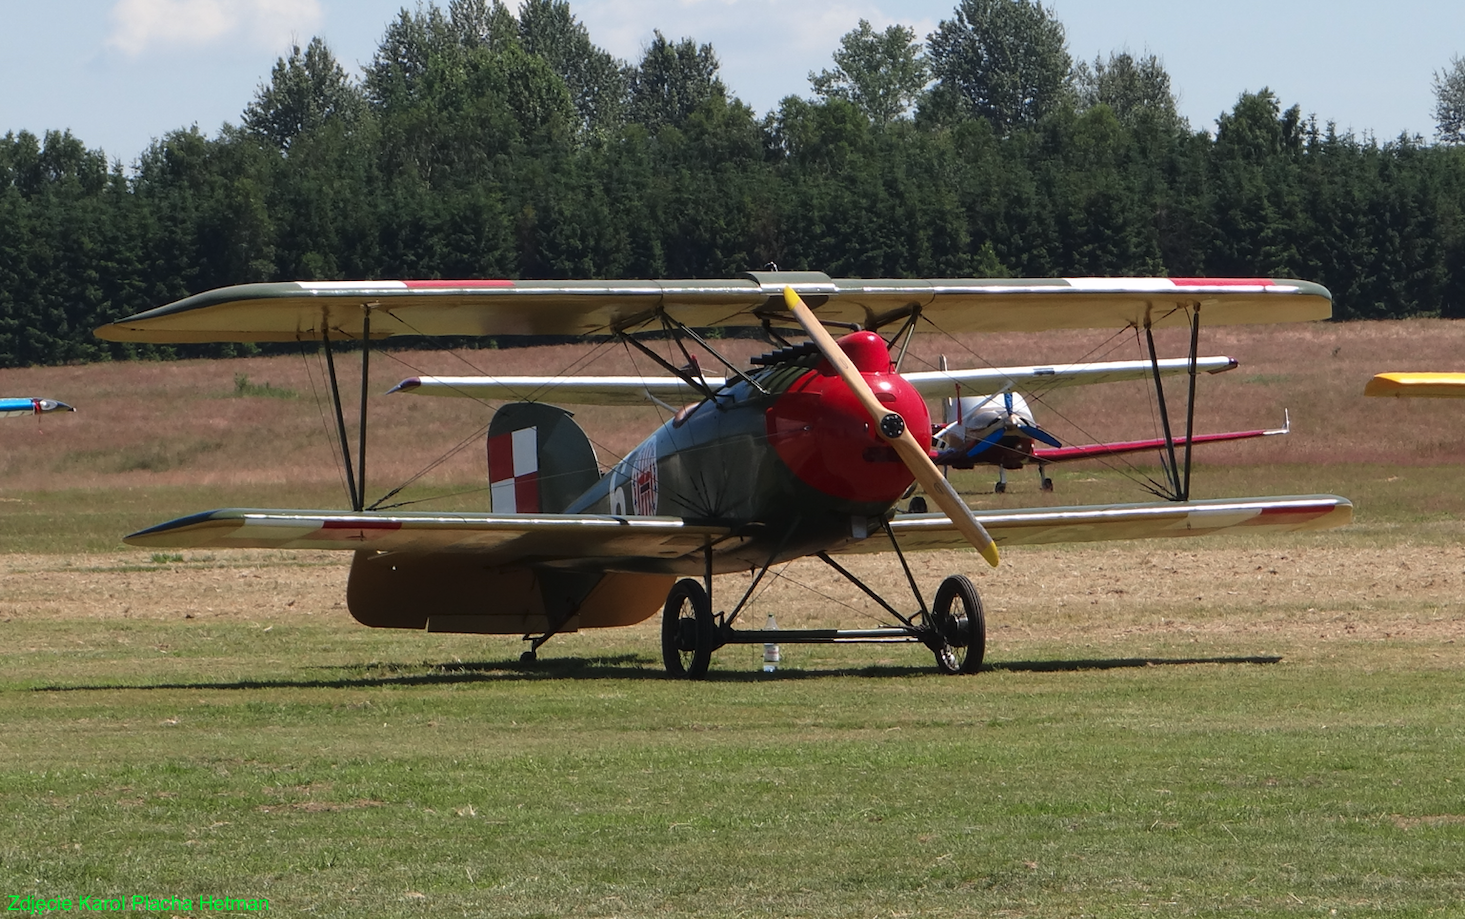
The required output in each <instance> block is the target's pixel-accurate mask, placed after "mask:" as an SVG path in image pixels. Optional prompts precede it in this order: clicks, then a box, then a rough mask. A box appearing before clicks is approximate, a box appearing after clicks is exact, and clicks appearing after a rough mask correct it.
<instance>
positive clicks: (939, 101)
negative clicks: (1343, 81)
mask: <svg viewBox="0 0 1465 919" xmlns="http://www.w3.org/2000/svg"><path fill="white" fill-rule="evenodd" d="M1454 63H1455V65H1456V66H1455V67H1454V69H1453V70H1446V71H1444V72H1443V73H1441V74H1440V75H1438V76H1437V78H1436V87H1435V89H1436V96H1437V98H1438V99H1439V100H1440V109H1439V112H1438V114H1439V118H1440V123H1441V129H1440V135H1439V142H1438V143H1436V144H1429V143H1426V142H1425V141H1424V140H1423V139H1422V138H1419V137H1408V136H1401V137H1399V138H1397V139H1395V140H1392V141H1386V142H1380V141H1379V140H1377V139H1376V138H1374V137H1371V136H1367V135H1365V136H1358V135H1355V134H1352V133H1340V132H1339V131H1338V130H1337V129H1336V127H1335V126H1334V125H1333V124H1332V123H1329V122H1319V120H1318V119H1317V118H1316V117H1313V116H1306V117H1305V116H1304V115H1303V113H1302V111H1301V109H1300V108H1299V107H1297V106H1295V105H1294V106H1291V107H1285V108H1284V106H1283V103H1282V101H1281V100H1279V99H1277V98H1276V96H1275V95H1274V94H1272V93H1271V92H1269V91H1267V90H1265V89H1263V90H1260V91H1256V92H1245V93H1241V94H1240V95H1239V98H1238V101H1237V103H1236V105H1235V107H1234V108H1233V109H1231V110H1230V111H1228V112H1225V113H1222V114H1221V115H1220V117H1219V118H1218V119H1217V122H1216V125H1215V128H1214V130H1213V131H1203V130H1197V129H1195V128H1193V127H1192V126H1191V125H1190V124H1188V123H1187V122H1186V120H1185V119H1184V118H1182V117H1180V116H1179V115H1178V114H1177V111H1176V106H1175V99H1174V95H1173V93H1172V91H1171V88H1170V81H1169V76H1168V75H1167V74H1166V72H1165V70H1164V67H1163V65H1162V63H1161V62H1160V60H1159V59H1158V58H1157V57H1155V56H1153V55H1138V56H1137V55H1133V54H1130V53H1128V52H1123V51H1119V52H1115V53H1113V54H1110V55H1109V56H1108V57H1107V58H1100V59H1096V60H1094V61H1092V62H1089V61H1077V62H1076V61H1074V60H1072V59H1071V57H1070V55H1069V52H1068V50H1067V47H1066V43H1065V38H1064V32H1063V27H1062V24H1061V22H1059V21H1058V20H1057V19H1056V17H1055V16H1054V15H1053V13H1052V11H1051V10H1049V9H1047V8H1045V7H1043V6H1042V5H1041V2H1040V0H960V2H959V3H958V4H957V6H956V7H955V9H954V10H953V13H952V16H951V18H950V19H947V20H944V21H942V22H941V23H940V24H939V25H938V27H937V28H936V30H935V31H933V32H932V33H931V34H930V35H928V36H925V37H924V39H918V36H916V34H915V33H914V31H913V30H911V29H909V28H907V27H905V26H900V25H895V26H891V27H889V28H887V29H885V30H883V31H877V30H876V29H874V28H873V27H871V26H870V25H869V23H866V22H861V23H860V25H859V27H858V28H857V29H855V30H854V31H851V32H850V33H849V34H847V35H845V36H844V37H843V39H842V40H841V43H840V47H839V49H838V50H837V51H836V52H835V54H834V56H833V60H832V61H831V64H832V66H831V67H829V68H827V69H824V70H822V71H820V72H818V73H810V74H809V92H808V94H807V95H803V96H801V95H797V94H795V95H790V96H788V97H787V98H785V99H784V100H783V101H782V102H781V103H780V104H779V105H778V107H777V108H776V109H775V110H773V111H771V112H769V113H766V114H763V115H760V114H759V113H756V112H754V111H753V110H752V109H751V108H749V107H748V106H747V105H745V104H744V103H742V102H741V101H740V100H739V99H738V98H737V97H736V96H735V95H734V94H733V93H732V92H731V91H730V90H729V88H728V87H727V86H726V85H724V83H723V82H722V80H721V78H720V76H719V72H718V62H717V57H716V54H715V52H714V50H713V48H712V46H711V45H708V44H699V43H698V42H696V41H695V40H694V39H691V38H682V39H679V40H670V39H668V38H666V37H664V36H663V35H662V34H661V33H660V32H657V33H655V35H654V38H653V40H652V41H651V43H650V44H649V45H648V46H647V48H646V49H645V51H644V54H643V55H642V57H641V59H640V61H638V62H636V63H634V64H632V63H628V62H625V61H621V60H618V59H616V58H615V57H614V56H613V55H611V54H609V53H608V52H606V51H604V50H603V49H601V48H599V47H598V46H596V45H595V44H594V42H593V41H592V39H591V37H590V35H589V33H588V31H587V30H586V28H585V27H584V26H583V24H581V23H580V22H579V21H578V20H576V19H575V17H574V15H573V13H572V11H571V9H570V6H569V5H568V3H566V2H564V0H528V2H526V3H525V4H524V5H523V6H522V7H521V8H520V9H519V11H518V12H517V13H515V12H513V11H511V10H510V9H508V8H507V7H506V6H505V5H504V4H503V3H502V2H500V0H451V2H450V3H449V4H448V6H447V8H446V9H443V8H440V7H436V6H418V7H417V8H416V9H415V10H403V11H402V12H401V13H400V14H399V15H398V17H397V18H396V19H394V20H393V21H392V22H391V23H389V24H388V25H387V27H386V29H385V32H384V34H383V36H382V39H381V41H380V44H379V46H378V48H377V51H376V53H375V56H374V57H373V59H372V61H371V62H370V64H369V65H368V66H367V67H366V68H365V69H364V74H363V75H362V76H361V77H360V78H359V79H358V78H356V77H353V76H352V75H350V74H348V73H347V72H346V71H345V69H344V68H342V67H341V65H340V64H339V62H338V61H337V60H336V59H335V58H334V56H333V55H332V53H331V51H330V49H329V48H328V47H327V46H326V44H325V43H324V42H322V41H321V40H319V39H315V40H312V41H310V42H309V43H308V44H307V45H306V47H304V48H299V47H296V48H294V49H293V50H292V51H291V53H290V55H289V56H288V57H286V58H281V59H280V60H279V61H277V62H276V64H275V65H274V68H273V70H272V71H271V73H270V75H269V78H268V79H267V80H266V81H264V82H262V83H261V85H260V86H259V89H258V91H257V92H256V94H255V96H254V98H253V99H252V100H250V102H249V103H248V105H247V106H246V107H245V108H244V110H243V111H242V113H241V116H240V119H239V124H238V125H233V126H225V128H224V129H222V130H221V131H220V132H219V134H218V136H216V137H208V136H205V135H204V134H202V133H200V132H199V131H198V130H197V129H196V128H195V129H180V130H176V131H173V132H170V133H168V134H166V135H164V136H163V137H161V138H159V139H157V140H156V141H154V142H153V143H152V144H151V145H150V146H149V147H148V149H147V150H145V151H144V152H143V153H142V154H141V155H140V156H139V157H138V158H137V159H136V161H135V162H134V163H133V164H131V166H130V168H124V167H123V166H122V165H121V164H120V163H118V162H115V161H109V160H108V158H107V156H106V155H105V154H104V153H103V152H102V151H100V150H95V149H90V148H88V147H87V146H86V145H85V144H84V143H83V142H82V141H81V140H80V139H78V138H76V137H74V136H72V135H71V134H70V133H68V132H48V133H46V134H45V136H44V137H41V138H38V137H36V136H34V135H31V134H29V133H24V132H22V133H20V134H14V133H11V134H6V135H5V136H4V137H3V138H0V366H24V365H32V364H53V363H65V362H74V361H85V360H96V359H107V358H119V357H128V356H170V355H175V354H179V353H191V354H230V353H240V352H241V351H242V350H249V349H248V348H241V346H208V347H203V346H199V347H193V348H187V349H172V348H149V347H139V346H129V345H117V344H109V343H105V342H99V341H96V340H94V339H93V338H92V336H91V330H92V329H93V328H94V327H95V326H97V325H100V324H102V323H104V322H108V321H111V320H114V319H117V318H120V317H122V316H126V315H129V314H131V313H134V312H138V311H140V310H143V309H148V308H150V307H153V306H157V305H159V304H163V303H167V302H170V301H173V300H176V299H179V298H181V297H184V296H187V295H188V294H190V293H194V292H197V291H201V290H206V289H209V288H213V287H219V286H224V285H229V284H240V283H246V282H252V281H272V280H286V279H320V278H390V277H404V278H478V277H511V278H568V277H605V278H635V277H722V276H728V275H732V274H736V273H738V272H742V271H747V270H750V269H757V268H761V267H763V266H765V265H767V264H769V263H773V264H776V265H778V266H779V267H781V268H784V269H809V270H822V271H826V272H828V273H830V274H831V275H835V276H855V277H859V276H863V277H964V276H976V277H1003V276H1011V277H1044V276H1082V275H1128V274H1139V275H1164V274H1169V275H1174V276H1248V277H1249V276H1266V277H1298V278H1305V279H1308V280H1314V281H1318V282H1320V283H1322V284H1325V285H1326V286H1328V287H1329V288H1330V289H1331V290H1332V292H1333V295H1334V298H1335V302H1336V310H1335V312H1336V315H1337V316H1338V317H1339V318H1342V319H1359V318H1369V319H1377V318H1389V317H1405V316H1418V315H1438V316H1462V315H1465V260H1462V257H1461V256H1462V254H1465V222H1462V217H1461V215H1462V209H1465V160H1462V156H1465V148H1462V147H1461V146H1459V145H1457V142H1458V141H1459V140H1460V139H1461V132H1460V130H1459V128H1458V124H1459V123H1461V122H1460V120H1459V112H1460V111H1465V65H1459V63H1458V61H1457V62H1454ZM1452 81H1453V82H1452ZM1451 93H1455V94H1456V96H1451ZM1457 97H1458V103H1459V107H1460V108H1459V111H1457V110H1455V109H1451V108H1450V105H1451V104H1452V103H1451V99H1453V98H1457ZM1451 117H1455V118H1456V119H1457V120H1456V121H1453V122H1452V121H1450V120H1449V119H1450V118H1451ZM1450 131H1454V134H1450V133H1449V132H1450Z"/></svg>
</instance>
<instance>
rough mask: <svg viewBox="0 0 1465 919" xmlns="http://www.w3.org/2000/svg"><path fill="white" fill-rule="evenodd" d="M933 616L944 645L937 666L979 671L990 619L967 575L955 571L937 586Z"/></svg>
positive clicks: (947, 670) (950, 670) (954, 670)
mask: <svg viewBox="0 0 1465 919" xmlns="http://www.w3.org/2000/svg"><path fill="white" fill-rule="evenodd" d="M931 618H932V620H933V621H934V625H935V627H936V631H937V634H938V635H939V636H940V638H941V646H940V648H939V649H937V651H936V667H937V669H939V670H940V671H941V672H942V673H976V672H977V671H978V670H981V669H982V658H983V657H985V656H986V653H987V618H986V616H984V615H983V614H982V598H981V597H979V596H977V589H976V588H975V587H973V586H972V582H971V581H970V580H969V579H968V578H967V576H966V575H964V574H953V575H951V576H950V577H948V578H947V579H946V580H944V581H942V582H941V586H940V587H938V588H937V589H936V600H935V602H934V603H932V605H931Z"/></svg>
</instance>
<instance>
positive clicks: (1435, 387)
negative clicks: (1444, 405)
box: [1363, 373, 1465, 399]
mask: <svg viewBox="0 0 1465 919" xmlns="http://www.w3.org/2000/svg"><path fill="white" fill-rule="evenodd" d="M1363 394H1364V395H1365V396H1413V397H1416V398H1436V399H1452V398H1453V399H1460V398H1465V373H1380V374H1378V375H1376V376H1375V377H1374V378H1373V379H1372V380H1369V381H1368V385H1367V386H1365V387H1363Z"/></svg>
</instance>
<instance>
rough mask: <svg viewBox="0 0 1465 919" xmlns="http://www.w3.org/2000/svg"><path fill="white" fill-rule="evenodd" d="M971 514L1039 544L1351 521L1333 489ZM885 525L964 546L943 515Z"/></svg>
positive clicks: (919, 545)
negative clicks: (1328, 492)
mask: <svg viewBox="0 0 1465 919" xmlns="http://www.w3.org/2000/svg"><path fill="white" fill-rule="evenodd" d="M976 516H977V519H978V520H980V521H981V522H982V526H984V527H986V528H987V532H989V533H991V534H992V538H993V539H995V540H996V541H997V544H998V545H1001V546H1038V545H1049V544H1052V543H1065V542H1109V541H1113V540H1120V539H1156V538H1167V537H1174V536H1212V535H1215V534H1217V533H1224V532H1246V533H1256V532H1260V531H1266V532H1273V533H1290V532H1296V531H1301V530H1329V529H1332V528H1333V527H1340V526H1343V525H1344V524H1346V523H1349V522H1350V521H1352V520H1353V503H1352V502H1351V501H1349V500H1348V499H1347V498H1340V497H1338V496H1337V495H1301V496H1290V497H1277V498H1221V499H1217V500H1211V501H1184V502H1177V501H1161V502H1155V503H1149V504H1112V505H1096V506H1088V507H1049V508H1029V509H1024V510H1011V511H977V512H976ZM890 527H891V529H892V530H894V532H895V535H896V537H897V538H898V539H899V540H900V543H901V545H902V546H903V547H904V548H906V549H911V550H921V549H962V548H966V542H965V540H964V539H963V538H962V535H961V534H960V533H959V532H957V530H956V527H954V526H953V525H952V523H951V521H949V520H947V519H946V517H945V516H944V515H942V514H903V515H899V516H897V517H896V518H895V519H894V520H892V521H891V522H890ZM888 546H889V543H888V542H885V541H883V540H878V539H869V540H863V541H859V542H854V541H852V542H850V543H847V544H845V545H844V546H842V547H840V548H838V549H832V550H830V551H831V552H834V553H853V552H879V551H881V550H882V549H885V548H888Z"/></svg>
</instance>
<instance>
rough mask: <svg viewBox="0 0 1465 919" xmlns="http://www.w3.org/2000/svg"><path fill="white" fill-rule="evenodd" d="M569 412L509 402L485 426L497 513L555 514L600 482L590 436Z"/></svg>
mask: <svg viewBox="0 0 1465 919" xmlns="http://www.w3.org/2000/svg"><path fill="white" fill-rule="evenodd" d="M573 417H574V416H573V413H571V412H567V411H565V410H564V409H562V408H559V407H558V406H554V405H546V404H545V403H543V402H511V403H509V404H508V405H504V406H502V407H501V408H499V410H498V411H497V412H495V413H494V416H493V421H491V422H490V423H489V426H488V488H489V500H490V502H491V506H492V508H493V512H494V513H495V514H558V513H562V512H563V511H564V510H565V508H567V507H569V506H570V502H572V501H574V500H575V499H576V498H578V497H580V495H582V494H584V493H585V492H586V490H588V489H589V488H590V486H592V485H594V484H595V483H596V482H598V481H600V464H599V462H597V460H596V459H595V448H594V447H592V446H590V438H588V437H586V436H585V432H584V431H582V430H581V429H580V426H579V425H578V424H576V423H575V422H574V421H573V420H572V419H573Z"/></svg>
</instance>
